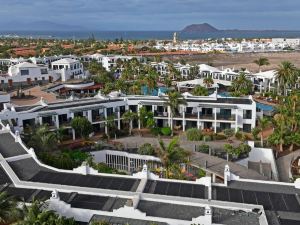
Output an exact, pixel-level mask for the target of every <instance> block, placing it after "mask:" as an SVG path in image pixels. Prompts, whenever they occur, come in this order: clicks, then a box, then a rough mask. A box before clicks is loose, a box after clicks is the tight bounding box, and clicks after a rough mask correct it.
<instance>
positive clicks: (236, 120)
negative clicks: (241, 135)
mask: <svg viewBox="0 0 300 225" xmlns="http://www.w3.org/2000/svg"><path fill="white" fill-rule="evenodd" d="M237 131H238V109H235V132H237Z"/></svg>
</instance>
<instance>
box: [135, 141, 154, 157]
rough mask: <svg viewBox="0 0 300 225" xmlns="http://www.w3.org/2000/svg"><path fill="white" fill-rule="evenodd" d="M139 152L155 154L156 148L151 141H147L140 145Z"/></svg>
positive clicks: (141, 153)
mask: <svg viewBox="0 0 300 225" xmlns="http://www.w3.org/2000/svg"><path fill="white" fill-rule="evenodd" d="M137 152H138V154H140V155H154V154H155V149H154V147H153V146H152V145H151V144H150V143H145V144H143V145H141V146H140V147H139V149H138V151H137Z"/></svg>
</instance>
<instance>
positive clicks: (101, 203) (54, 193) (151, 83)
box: [0, 35, 300, 225]
mask: <svg viewBox="0 0 300 225" xmlns="http://www.w3.org/2000/svg"><path fill="white" fill-rule="evenodd" d="M176 38H177V35H174V40H173V41H172V40H171V41H165V42H159V41H144V42H137V43H135V44H133V46H131V45H129V42H127V41H123V40H122V41H121V40H120V41H118V43H110V42H105V43H104V42H100V41H95V40H89V41H82V42H79V41H78V43H76V42H75V43H73V45H72V44H71V43H69V42H67V41H65V42H62V43H60V42H59V41H55V43H56V44H55V47H53V46H54V45H49V43H47V44H46V46H47V45H49V46H50V47H49V48H47V49H44V50H43V49H42V48H41V49H39V51H44V55H43V56H42V54H40V55H36V56H35V57H33V56H28V57H27V56H23V57H2V59H0V66H1V67H0V73H1V74H0V91H1V92H0V224H13V223H17V224H65V223H66V224H71V225H73V224H89V225H100V224H102V225H103V224H104V225H105V224H108V225H110V224H120V225H121V224H122V225H125V224H130V225H140V224H149V225H154V224H157V225H160V224H166V225H167V224H168V225H190V224H201V225H214V224H216V225H217V224H224V225H225V224H226V225H240V224H245V225H268V224H270V225H296V224H300V197H299V195H300V178H299V177H300V151H299V146H300V128H299V127H300V126H299V125H300V118H299V110H300V101H299V99H300V93H299V84H300V78H299V77H300V73H299V71H300V70H299V68H297V66H296V65H295V64H294V63H293V62H290V61H282V62H280V63H279V64H278V65H274V63H273V62H272V61H271V60H269V59H268V58H267V57H264V56H263V55H260V57H259V58H256V59H255V60H253V61H251V62H248V63H249V64H251V66H250V67H249V68H248V67H244V66H241V65H240V64H236V65H235V66H228V65H229V64H225V65H224V66H222V65H221V66H219V65H214V64H213V63H210V62H206V63H204V62H203V61H201V60H199V61H197V60H195V59H191V58H190V57H194V56H186V55H185V54H183V55H182V56H180V57H179V58H177V57H178V55H177V54H179V53H180V52H181V51H182V50H183V51H194V49H191V48H196V47H197V48H198V47H199V48H201V51H202V53H203V52H206V50H204V49H205V48H206V47H207V45H208V44H209V45H210V46H211V47H209V49H210V50H218V51H220V52H226V51H228V52H235V53H234V54H237V55H238V56H240V55H239V54H242V53H241V52H244V53H245V52H246V51H256V50H257V49H261V51H262V50H266V51H265V52H268V51H271V50H272V51H279V52H280V51H286V48H293V49H297V48H298V47H299V44H300V43H299V41H298V39H295V40H294V39H272V40H263V39H261V40H247V41H246V40H243V41H240V42H239V43H238V42H237V41H236V40H230V39H227V40H223V41H221V40H218V41H217V42H218V43H219V44H218V45H217V44H216V43H217V42H215V44H214V41H213V40H206V42H204V41H203V42H202V43H201V44H199V43H198V44H196V43H190V42H185V41H178V40H177V39H176ZM25 41H26V39H25ZM27 41H28V42H33V43H35V42H38V41H37V40H34V39H33V40H30V41H29V40H27ZM0 42H1V39H0ZM7 42H11V39H9V40H7ZM16 42H17V40H16ZM49 42H50V43H51V41H49ZM115 42H117V41H115ZM153 42H155V43H153ZM57 43H60V44H57ZM254 43H255V44H254ZM102 44H103V45H104V44H105V46H102ZM40 45H42V46H44V45H45V43H44V42H43V43H40ZM125 45H126V46H127V47H126V48H127V50H124V49H125V47H124V46H125ZM139 45H140V46H139ZM150 45H151V51H152V52H146V51H150V50H149V49H150V47H149V46H150ZM76 46H78V47H76ZM79 46H80V47H79ZM82 46H85V47H82ZM91 46H94V47H91ZM95 46H96V47H95ZM137 46H139V49H143V51H144V53H145V54H134V53H132V54H129V53H128V52H129V49H131V48H132V49H134V48H137ZM179 46H181V47H179ZM182 46H186V48H189V49H188V50H187V49H184V48H185V47H182ZM85 48H86V49H88V51H87V52H79V51H78V52H76V51H75V50H78V49H81V51H82V50H83V49H85ZM93 48H99V49H100V50H99V51H98V50H97V51H95V50H93ZM120 48H121V50H123V51H122V52H117V51H118V50H119V49H120ZM161 48H164V50H162V49H161ZM168 48H169V49H168ZM207 48H208V47H207ZM232 48H236V50H232ZM70 49H71V50H70ZM103 49H105V51H106V52H103ZM116 49H117V50H116ZM155 49H156V50H155ZM229 49H231V50H229ZM246 49H248V50H246ZM210 50H207V51H210ZM125 51H128V52H125ZM141 51H142V50H141ZM166 51H170V52H168V53H167V52H166ZM195 51H196V50H195ZM236 51H237V52H240V53H236ZM257 51H260V50H257ZM13 52H15V53H14V54H16V53H17V51H16V50H14V51H13ZM54 52H55V54H54ZM220 52H218V53H213V54H225V53H220ZM6 53H8V52H6ZM125 53H128V54H125ZM202 53H201V54H202ZM207 54H209V53H207ZM245 54H246V53H245ZM170 56H171V57H170ZM232 64H234V61H233V62H232ZM253 68H254V69H253ZM37 221H38V222H37ZM49 221H53V222H49Z"/></svg>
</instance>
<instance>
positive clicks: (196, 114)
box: [185, 113, 198, 119]
mask: <svg viewBox="0 0 300 225" xmlns="http://www.w3.org/2000/svg"><path fill="white" fill-rule="evenodd" d="M185 118H191V119H198V113H185Z"/></svg>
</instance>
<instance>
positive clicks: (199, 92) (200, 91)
mask: <svg viewBox="0 0 300 225" xmlns="http://www.w3.org/2000/svg"><path fill="white" fill-rule="evenodd" d="M192 94H193V95H196V96H208V90H207V88H205V87H202V86H200V85H197V86H196V87H195V88H194V90H193V91H192Z"/></svg>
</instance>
